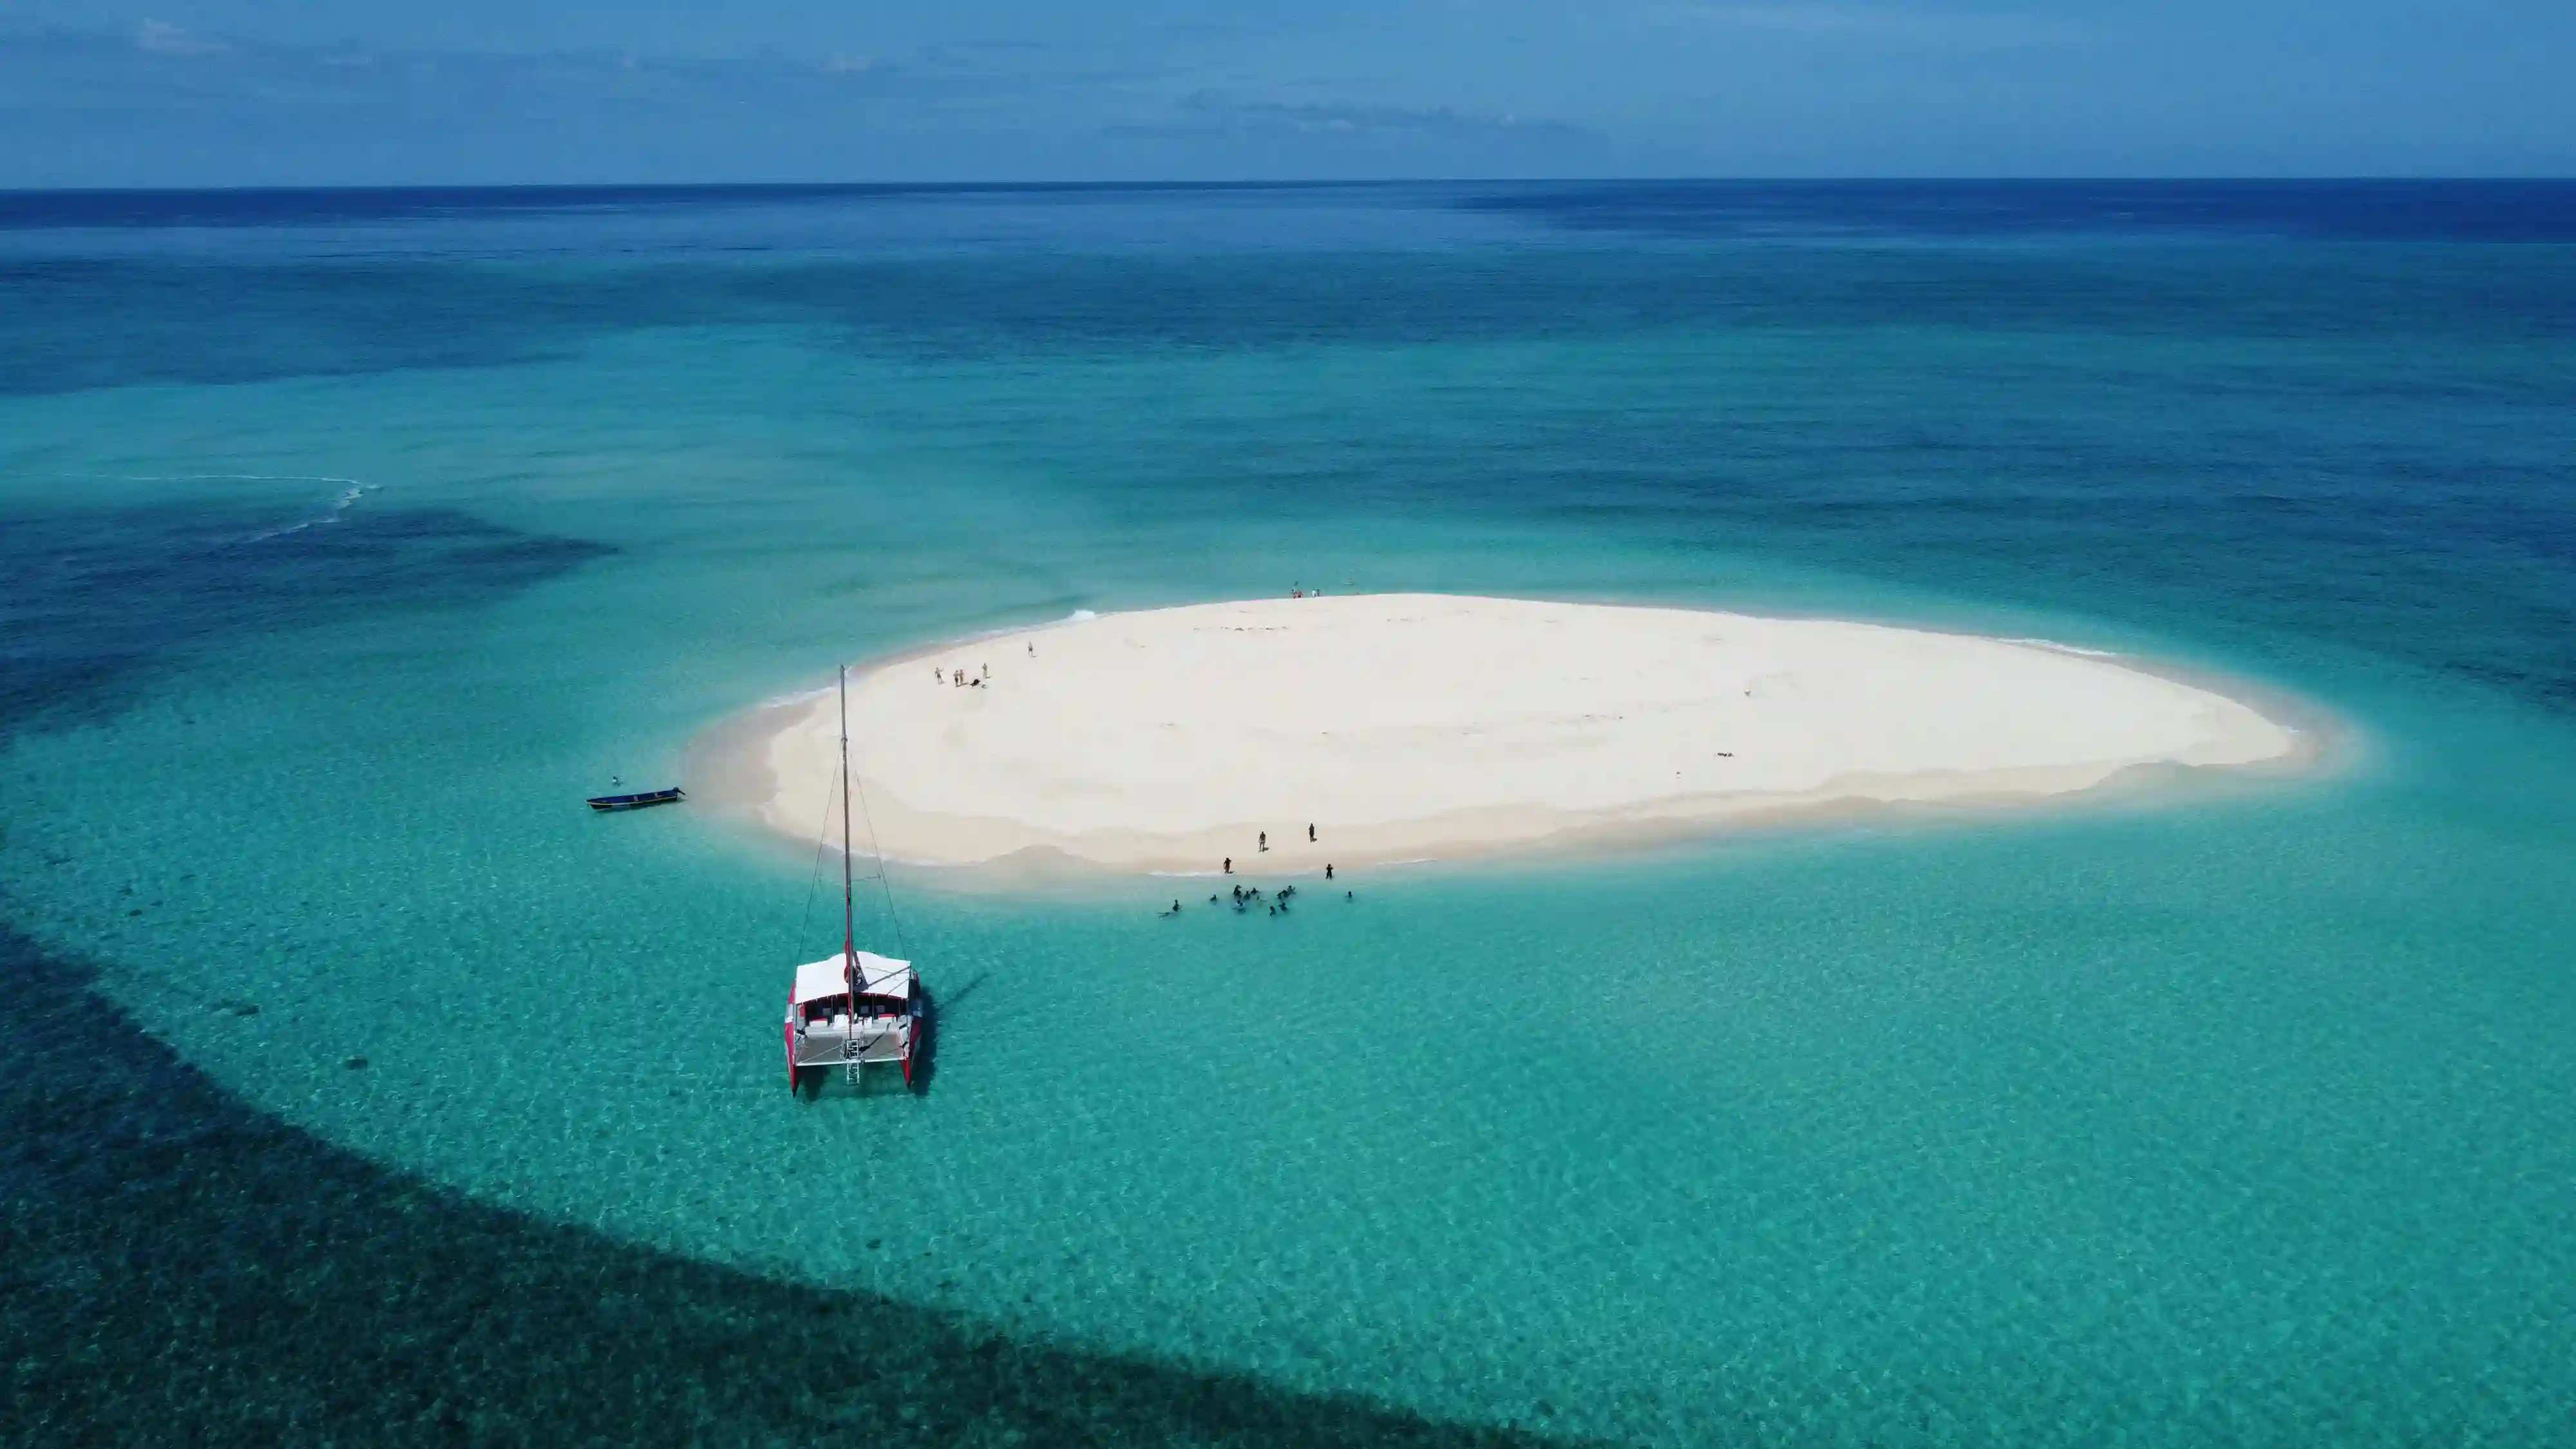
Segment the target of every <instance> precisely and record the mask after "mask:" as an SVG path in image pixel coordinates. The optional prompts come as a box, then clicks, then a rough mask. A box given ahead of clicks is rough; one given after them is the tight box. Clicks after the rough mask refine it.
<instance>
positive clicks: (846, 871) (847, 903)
mask: <svg viewBox="0 0 2576 1449" xmlns="http://www.w3.org/2000/svg"><path fill="white" fill-rule="evenodd" d="M857 848H858V847H857V844H856V842H855V841H853V840H852V839H851V837H850V666H848V665H846V664H844V665H842V666H841V975H842V977H843V979H844V980H846V981H847V982H848V983H849V987H850V1019H851V1021H852V1022H853V1024H854V1025H855V1023H856V1022H857V1020H858V1013H859V929H858V917H857V911H856V907H855V906H854V905H853V904H852V902H851V890H852V887H851V885H850V853H851V852H852V851H853V850H855V849H857Z"/></svg>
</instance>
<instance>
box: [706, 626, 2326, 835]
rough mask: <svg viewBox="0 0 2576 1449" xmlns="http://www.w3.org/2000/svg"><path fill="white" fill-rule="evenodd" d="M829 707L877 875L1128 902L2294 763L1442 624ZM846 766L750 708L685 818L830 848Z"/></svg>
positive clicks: (1191, 642)
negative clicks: (901, 871) (1286, 876)
mask: <svg viewBox="0 0 2576 1449" xmlns="http://www.w3.org/2000/svg"><path fill="white" fill-rule="evenodd" d="M960 671H962V672H963V673H964V674H966V675H967V676H968V677H970V678H974V679H977V680H980V681H982V682H980V683H977V684H975V685H972V686H969V687H960V686H958V685H956V684H954V683H952V682H950V681H951V680H952V679H953V677H954V675H955V674H956V673H957V672H960ZM849 703H850V732H851V738H852V741H853V745H852V748H853V750H854V752H855V756H856V762H857V766H858V771H857V773H858V779H859V783H860V786H861V789H862V791H863V793H864V799H865V803H866V805H867V807H868V813H869V816H870V817H871V818H872V820H873V824H874V829H875V832H876V845H877V847H878V848H880V849H882V851H883V852H884V853H885V855H887V856H888V857H889V858H893V859H898V860H907V861H913V862H920V863H928V864H941V865H969V864H976V863H983V862H996V861H1002V860H1005V859H1008V858H1015V857H1016V858H1018V859H1021V860H1025V861H1030V862H1039V861H1044V860H1046V859H1049V858H1051V856H1055V857H1062V858H1066V859H1069V860H1071V861H1073V862H1078V863H1082V864H1086V865H1089V866H1092V867H1097V868H1105V869H1108V870H1112V871H1131V872H1133V871H1181V872H1202V871H1203V872H1211V873H1213V872H1216V871H1217V870H1219V868H1220V863H1221V862H1222V861H1223V860H1224V859H1225V858H1226V857H1229V856H1231V857H1233V860H1234V866H1235V869H1236V870H1237V871H1239V872H1245V873H1279V872H1284V871H1308V870H1321V869H1322V867H1323V865H1324V864H1325V863H1326V862H1334V863H1337V864H1339V865H1341V866H1344V867H1349V866H1356V865H1365V864H1368V863H1370V862H1383V861H1390V860H1404V859H1416V858H1424V857H1455V856H1459V855H1466V854H1475V853H1483V852H1490V851H1494V850H1498V849H1504V848H1510V847H1518V846H1526V845H1532V844H1536V843H1538V842H1542V841H1550V842H1554V841H1564V840H1574V839H1583V838H1587V837H1589V838H1603V837H1607V838H1636V837H1640V836H1658V835H1673V834H1680V833H1685V832H1689V831H1694V830H1700V829H1705V828H1709V827H1716V826H1722V825H1725V824H1729V823H1735V822H1744V821H1752V820H1757V819H1765V818H1777V817H1781V816H1784V815H1796V814H1807V813H1816V812H1825V811H1833V810H1839V809H1844V808H1852V807H1869V806H1892V805H1926V804H1929V805H1951V806H1968V805H1985V804H2008V803H2027V802H2032V801H2039V800H2045V799H2049V798H2051V797H2058V796H2064V795H2068V794H2071V793H2074V792H2078V791H2086V790H2093V789H2096V788H2098V787H2101V786H2104V785H2106V784H2108V783H2112V782H2114V781H2115V780H2118V779H2123V778H2125V779H2136V778H2138V777H2139V775H2140V774H2141V772H2142V771H2152V772H2155V773H2170V772H2171V771H2172V770H2173V769H2174V768H2175V767H2197V768H2200V769H2214V768H2229V767H2239V766H2248V765H2259V764H2263V763H2265V762H2278V761H2284V760H2287V759H2290V758H2292V757H2294V756H2295V755H2297V754H2298V753H2299V750H2300V738H2299V733H2298V731H2295V730H2293V729H2290V728H2288V727H2286V726H2283V725H2281V724H2277V723H2275V722H2273V721H2272V720H2270V719H2267V718H2265V717H2264V716H2263V715H2262V714H2260V713H2258V712H2257V711H2256V710H2254V709H2253V708H2252V707H2250V706H2248V705H2246V704H2243V703H2241V702H2239V701H2237V700H2235V699H2231V698H2229V697H2227V696H2225V695H2222V694H2217V693H2213V692H2212V691H2210V690H2208V689H2204V688H2199V687H2196V686H2194V685H2192V684H2188V683H2184V682H2181V681H2179V680H2176V679H2172V678H2168V677H2166V676H2164V675H2161V674H2157V673H2152V672H2149V671H2147V670H2144V669H2140V668H2136V667H2132V666H2130V665H2128V664H2124V663H2122V662H2120V661H2119V660H2116V659H2113V658H2109V657H2103V656H2094V655H2087V654H2082V653H2078V652H2076V651H2072V650H2065V649H2060V648H2056V647H2052V646H2049V645H2046V644H2039V643H2032V642H2024V641H2011V640H2000V639H1986V638H1977V637H1972V636H1966V635H1958V634H1942V633H1932V632H1927V631H1922V630H1914V629H1899V628H1889V627H1885V626H1881V625H1874V624H1856V623H1844V622H1837V621H1832V620H1810V619H1770V618H1758V617H1753V616H1748V615H1742V614H1724V613H1711V612H1703V611H1698V610H1687V609H1662V608H1624V607H1612V606H1605V605H1596V604H1562V603H1544V602H1536V601H1529V600H1520V599H1486V598H1465V597H1454V596H1448V595H1429V594H1392V595H1358V596H1347V597H1322V598H1307V599H1266V600H1256V601H1252V602H1246V603H1224V604H1198V605H1192V606H1189V607H1186V608H1176V609H1157V610H1152V611H1148V612H1141V613H1130V614H1111V615H1106V616H1101V617H1093V618H1080V617H1078V618H1076V619H1074V620H1071V621H1067V622H1065V623H1062V624H1056V625H1050V626H1047V627H1044V628H1038V629H1031V630H1029V631H1027V632H1025V633H1015V634H1004V635H996V636H991V637H987V638H984V639H979V640H976V641H973V642H970V643H964V644H959V645H956V646H953V647H949V648H943V649H937V650H930V651H924V652H920V653H915V654H911V655H907V656H905V657H903V658H901V659H900V660H897V661H895V662H892V663H886V664H880V665H877V666H875V667H873V668H871V669H869V670H868V671H866V672H864V673H853V675H852V676H851V681H850V701H849ZM836 739H837V725H836V720H835V709H834V701H833V696H832V694H831V693H830V692H829V691H825V692H823V693H822V694H820V695H818V696H807V697H804V698H801V699H798V700H794V701H790V702H787V703H784V704H779V705H773V706H770V707H769V708H767V709H764V710H762V711H759V712H757V713H756V714H754V715H753V716H749V717H746V718H745V719H742V720H738V721H737V722H735V723H734V724H733V725H731V726H729V727H727V728H724V729H720V730H719V731H717V732H716V733H715V734H714V735H711V736H710V737H709V738H708V740H707V741H705V742H702V746H701V748H700V750H699V751H698V752H697V754H696V757H695V759H694V760H693V767H692V779H691V782H690V783H691V785H692V787H693V790H692V793H694V794H701V795H708V794H712V795H714V796H716V797H717V802H718V803H719V804H723V803H731V804H733V805H735V806H737V807H739V808H741V809H745V810H748V811H750V812H751V813H753V814H755V815H756V816H757V818H758V819H759V820H760V821H761V822H762V823H763V824H765V825H766V826H768V827H770V828H772V829H774V830H777V831H780V832H783V833H784V834H786V835H789V836H792V837H795V838H797V839H799V840H803V841H809V842H810V841H813V840H815V839H817V838H818V836H820V835H824V834H829V835H830V837H831V838H832V839H834V840H835V841H837V840H838V838H839V836H838V825H837V821H827V818H826V812H827V808H828V809H831V810H837V802H838V798H839V797H838V795H837V794H836V793H835V791H834V780H835V771H836V769H837V763H836V761H837V746H836ZM2159 767H2162V768H2159ZM705 787H712V788H705ZM1310 824H1311V825H1313V826H1314V827H1315V832H1316V838H1315V840H1314V841H1313V842H1312V843H1309V841H1308V840H1307V827H1308V826H1309V825H1310ZM867 831H868V826H867V824H866V823H865V822H862V823H861V825H860V827H859V830H858V841H859V846H860V848H861V849H862V850H866V849H868V848H869V844H870V842H869V839H868V834H867ZM1264 834H1267V836H1268V837H1269V848H1268V850H1267V851H1266V852H1265V851H1264V850H1263V849H1262V848H1261V845H1260V837H1261V836H1262V835H1264Z"/></svg>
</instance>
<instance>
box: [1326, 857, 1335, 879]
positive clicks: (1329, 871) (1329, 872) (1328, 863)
mask: <svg viewBox="0 0 2576 1449" xmlns="http://www.w3.org/2000/svg"><path fill="white" fill-rule="evenodd" d="M1332 878H1333V863H1332V862H1331V861H1329V860H1328V861H1325V862H1324V879H1326V880H1331V879H1332Z"/></svg>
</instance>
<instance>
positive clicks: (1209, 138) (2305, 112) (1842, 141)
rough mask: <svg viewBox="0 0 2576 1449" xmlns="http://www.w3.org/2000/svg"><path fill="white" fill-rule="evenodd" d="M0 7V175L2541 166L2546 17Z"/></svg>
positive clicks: (1839, 9)
mask: <svg viewBox="0 0 2576 1449" xmlns="http://www.w3.org/2000/svg"><path fill="white" fill-rule="evenodd" d="M139 3H140V4H141V5H142V6H143V7H144V8H140V9H137V8H133V7H132V6H129V5H123V4H108V3H94V0H0V186H118V185H244V184H331V183H349V184H414V183H443V182H453V183H489V182H576V181H594V182H653V181H772V180H778V181H784V180H854V181H864V180H891V181H918V180H1129V179H1190V180H1207V179H1236V178H1334V177H1349V178H1366V177H1422V176H1454V177H1482V176H1596V175H1604V176H1616V175H1656V176H1674V175H1707V176H2067V175H2084V176H2135V175H2165V176H2173V175H2181V176H2234V175H2491V176H2503V175H2558V176H2564V175H2569V174H2576V80H2571V76H2570V74H2569V73H2570V72H2571V71H2572V70H2576V0H2446V3H2441V4H2427V3H2421V0H2341V3H2327V0H2162V3H2158V0H2146V3H2127V4H2115V3H2108V0H2061V3H2053V4H2020V3H2013V0H1994V3H1983V0H1851V3H1845V0H1741V3H1736V0H1592V3H1587V4H1571V3H1549V0H1376V3H1358V0H1308V3H1304V4H1300V5H1297V6H1294V7H1291V6H1287V5H1279V4H1267V5H1256V4H1226V3H1216V4H1199V5H1182V4H1177V3H1155V0H1103V3H1095V4H1087V5H1075V4H1034V3H1026V0H944V3H938V4H921V3H913V4H905V5H894V4H881V3H874V0H842V3H822V0H735V3H732V4H727V5H710V4H706V3H702V0H701V3H695V4H680V3H674V0H623V3H607V0H578V3H550V0H516V3H510V0H448V3H445V4H441V5H436V6H423V5H418V4H405V5H396V4H389V3H369V0H337V3H323V0H139Z"/></svg>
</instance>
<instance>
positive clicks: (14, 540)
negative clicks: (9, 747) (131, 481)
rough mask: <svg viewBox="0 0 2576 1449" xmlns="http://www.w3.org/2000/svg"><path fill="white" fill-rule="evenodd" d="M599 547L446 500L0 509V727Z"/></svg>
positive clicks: (586, 556)
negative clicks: (168, 666) (417, 504)
mask: <svg viewBox="0 0 2576 1449" xmlns="http://www.w3.org/2000/svg"><path fill="white" fill-rule="evenodd" d="M610 552H612V550H610V549H609V548H607V547H606V546H605V545H602V544H596V543H590V542H586V541H584V540H581V539H572V538H554V537H548V536H543V535H537V534H528V533H522V532H519V531H517V530H515V529H509V528H503V527H500V526H499V525H496V524H492V523H487V522H485V521H483V520H482V519H479V518H476V517H474V516H473V515H471V514H468V513H461V512H458V511H456V510H454V509H445V508H382V507H371V506H368V505H366V504H364V503H360V504H358V505H357V506H354V507H342V508H338V509H335V510H332V511H329V512H315V513H306V514H302V515H297V514H289V513H282V512H279V511H276V510H261V509H245V508H202V507H199V508H191V507H182V506H162V507H147V508H123V509H65V510H56V511H43V512H28V513H21V514H17V515H13V516H7V517H0V730H5V729H8V728H12V727H18V728H25V727H29V726H37V727H42V726H47V725H61V724H68V723H75V722H83V721H95V720H98V719H101V718H105V717H107V716H110V715H113V714H114V713H116V712H117V711H118V710H120V709H122V708H123V707H125V705H126V704H128V703H130V702H131V700H132V699H133V697H134V695H133V691H134V690H135V688H136V687H137V685H138V683H139V679H140V677H141V676H142V674H143V673H144V672H146V671H147V670H148V668H149V667H150V666H151V664H152V663H153V661H154V660H155V659H156V658H159V657H161V656H164V655H167V654H170V653H173V652H184V651H186V650H189V649H192V648H199V647H203V646H205V645H208V644H211V643H214V642H216V641H218V640H221V639H224V638H228V637H235V636H239V635H244V634H257V633H266V632H272V631H275V630H280V629H293V628H299V627H304V626H307V625H312V624H318V623H325V622H328V621H330V620H333V619H337V618H345V617H347V616H348V615H350V614H351V613H353V612H356V611H359V610H374V609H388V608H406V607H463V606H469V605H474V604H479V603H484V602H488V601H490V600H493V599H496V598H501V597H505V596H507V595H509V594H512V593H515V592H517V591H519V590H521V589H524V588H527V587H529V586H531V585H534V584H538V583H542V582H544V581H545V580H547V579H550V578H553V577H555V576H556V575H558V574H561V573H564V572H566V571H568V570H570V569H573V568H575V567H578V566H579V565H581V564H583V563H586V562H588V561H590V560H592V559H595V558H599V557H601V556H603V555H605V554H608V553H610Z"/></svg>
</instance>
